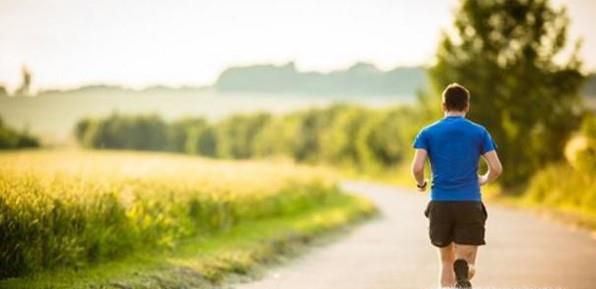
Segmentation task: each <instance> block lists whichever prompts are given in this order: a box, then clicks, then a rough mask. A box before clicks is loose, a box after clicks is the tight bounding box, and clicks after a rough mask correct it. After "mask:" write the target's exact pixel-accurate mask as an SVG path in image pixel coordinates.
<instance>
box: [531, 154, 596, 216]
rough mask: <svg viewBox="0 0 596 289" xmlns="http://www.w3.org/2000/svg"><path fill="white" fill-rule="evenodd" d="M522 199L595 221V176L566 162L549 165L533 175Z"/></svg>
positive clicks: (592, 172) (591, 172)
mask: <svg viewBox="0 0 596 289" xmlns="http://www.w3.org/2000/svg"><path fill="white" fill-rule="evenodd" d="M524 197H525V198H526V200H528V201H530V202H532V203H538V204H540V205H541V206H546V207H551V208H556V209H561V210H564V211H566V212H571V213H574V214H578V215H580V216H585V217H587V218H590V219H591V220H592V223H595V224H596V175H594V171H584V170H578V169H575V168H573V167H571V166H569V165H567V164H555V165H550V166H548V167H547V168H545V169H543V170H541V171H540V172H538V173H537V174H536V175H534V176H533V177H532V179H531V181H530V184H529V187H528V190H527V191H526V193H525V196H524Z"/></svg>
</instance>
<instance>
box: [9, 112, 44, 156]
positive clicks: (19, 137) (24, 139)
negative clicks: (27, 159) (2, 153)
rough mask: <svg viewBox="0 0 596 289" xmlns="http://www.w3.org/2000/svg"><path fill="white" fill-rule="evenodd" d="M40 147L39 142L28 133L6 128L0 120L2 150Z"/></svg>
mask: <svg viewBox="0 0 596 289" xmlns="http://www.w3.org/2000/svg"><path fill="white" fill-rule="evenodd" d="M35 147H39V140H38V139H37V138H35V137H33V136H31V135H29V134H28V133H27V132H17V131H15V130H13V129H11V128H9V127H6V126H5V125H4V123H3V121H2V119H1V118H0V150H2V149H20V148H35Z"/></svg>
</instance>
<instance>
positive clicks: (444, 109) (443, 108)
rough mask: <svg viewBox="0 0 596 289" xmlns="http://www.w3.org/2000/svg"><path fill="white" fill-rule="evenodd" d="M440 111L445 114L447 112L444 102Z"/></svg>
mask: <svg viewBox="0 0 596 289" xmlns="http://www.w3.org/2000/svg"><path fill="white" fill-rule="evenodd" d="M441 110H442V111H443V112H446V111H447V105H446V104H445V103H444V102H441Z"/></svg>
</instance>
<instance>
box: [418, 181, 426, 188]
mask: <svg viewBox="0 0 596 289" xmlns="http://www.w3.org/2000/svg"><path fill="white" fill-rule="evenodd" d="M426 185H427V183H426V180H424V183H422V185H419V184H416V187H417V188H419V189H424V188H425V187H426Z"/></svg>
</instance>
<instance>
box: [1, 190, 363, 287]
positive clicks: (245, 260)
mask: <svg viewBox="0 0 596 289" xmlns="http://www.w3.org/2000/svg"><path fill="white" fill-rule="evenodd" d="M374 212H375V209H374V208H373V207H372V206H371V204H370V203H369V202H367V201H366V200H363V199H360V198H356V197H353V196H348V195H339V196H337V198H336V199H335V200H334V201H333V202H330V203H328V204H327V205H325V206H323V207H321V208H316V209H311V210H308V211H306V212H302V213H299V214H296V215H293V216H285V217H282V218H276V219H266V220H259V221H252V222H246V223H243V224H240V225H238V226H235V227H233V228H231V229H230V230H228V231H225V232H220V233H217V234H214V235H212V236H209V237H207V238H194V239H189V240H186V241H185V242H184V245H182V246H181V247H180V248H178V249H177V250H175V251H172V252H168V253H161V254H135V255H132V256H129V257H127V258H125V259H123V260H120V261H116V262H109V263H105V264H100V265H97V266H94V267H91V268H87V269H86V270H83V271H76V270H67V269H62V270H57V271H51V272H44V273H41V274H38V275H35V276H30V277H27V278H18V279H8V280H4V281H0V288H11V289H20V288H23V289H25V288H27V289H38V288H39V289H41V288H55V289H61V288H180V287H183V286H195V287H197V288H210V287H211V286H213V285H217V284H219V283H221V282H222V281H223V280H225V279H226V278H229V277H230V276H234V275H238V274H240V275H248V276H250V275H251V274H253V273H255V272H258V268H259V266H261V265H263V264H267V263H271V262H274V261H276V260H278V259H279V257H280V256H283V255H284V254H291V253H295V252H296V250H297V249H299V248H301V247H302V246H303V245H304V244H306V243H309V242H310V241H311V240H313V238H315V237H319V236H320V235H321V233H323V232H330V231H335V230H337V229H338V228H340V227H345V226H346V225H348V224H350V223H353V222H355V221H356V220H359V219H362V218H363V217H364V216H370V215H372V214H373V213H374Z"/></svg>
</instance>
